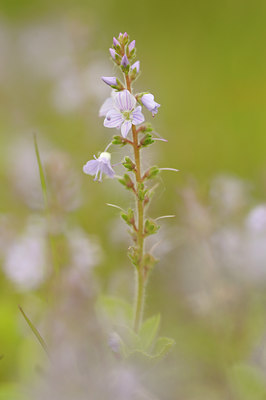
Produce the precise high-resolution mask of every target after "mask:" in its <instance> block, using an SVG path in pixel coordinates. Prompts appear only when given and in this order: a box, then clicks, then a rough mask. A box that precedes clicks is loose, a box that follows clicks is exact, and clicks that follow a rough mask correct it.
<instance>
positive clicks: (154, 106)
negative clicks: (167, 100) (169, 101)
mask: <svg viewBox="0 0 266 400" xmlns="http://www.w3.org/2000/svg"><path fill="white" fill-rule="evenodd" d="M141 101H142V104H143V105H144V106H145V107H146V108H147V109H148V110H149V111H151V113H152V116H153V117H154V114H157V112H158V108H159V107H161V104H159V103H156V101H154V96H153V94H151V93H147V94H144V95H143V96H142V97H141Z"/></svg>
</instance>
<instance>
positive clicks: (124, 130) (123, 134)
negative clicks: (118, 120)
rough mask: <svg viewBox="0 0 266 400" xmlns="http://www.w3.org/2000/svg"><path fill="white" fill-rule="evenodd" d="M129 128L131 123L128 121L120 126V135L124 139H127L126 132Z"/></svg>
mask: <svg viewBox="0 0 266 400" xmlns="http://www.w3.org/2000/svg"><path fill="white" fill-rule="evenodd" d="M131 126H132V122H131V121H129V120H126V121H124V122H123V124H122V125H121V134H122V136H123V137H124V138H125V137H127V135H128V132H129V131H130V129H131Z"/></svg>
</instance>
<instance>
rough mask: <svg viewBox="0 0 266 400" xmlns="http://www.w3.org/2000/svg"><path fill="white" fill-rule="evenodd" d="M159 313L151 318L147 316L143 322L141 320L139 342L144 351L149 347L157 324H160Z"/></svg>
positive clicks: (156, 330)
mask: <svg viewBox="0 0 266 400" xmlns="http://www.w3.org/2000/svg"><path fill="white" fill-rule="evenodd" d="M160 320H161V317H160V314H157V315H154V316H153V317H151V318H148V319H147V320H146V321H145V322H143V324H142V326H141V328H140V331H139V336H140V344H141V349H142V350H144V351H148V350H149V348H150V347H151V345H152V343H153V341H154V339H155V336H156V334H157V332H158V329H159V325H160Z"/></svg>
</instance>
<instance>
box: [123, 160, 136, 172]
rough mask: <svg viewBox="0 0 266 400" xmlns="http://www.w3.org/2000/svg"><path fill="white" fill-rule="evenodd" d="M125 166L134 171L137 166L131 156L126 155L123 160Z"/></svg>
mask: <svg viewBox="0 0 266 400" xmlns="http://www.w3.org/2000/svg"><path fill="white" fill-rule="evenodd" d="M122 164H123V166H124V167H125V168H126V169H128V170H129V171H134V170H135V168H136V165H135V163H134V162H133V161H132V160H131V158H130V157H125V159H124V161H123V162H122Z"/></svg>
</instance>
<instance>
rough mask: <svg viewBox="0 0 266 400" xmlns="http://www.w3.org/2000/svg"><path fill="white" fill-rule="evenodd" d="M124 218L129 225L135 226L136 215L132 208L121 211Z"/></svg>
mask: <svg viewBox="0 0 266 400" xmlns="http://www.w3.org/2000/svg"><path fill="white" fill-rule="evenodd" d="M120 215H121V217H122V219H123V220H124V221H125V222H126V223H127V224H128V225H129V226H133V227H135V216H134V211H133V210H132V208H129V209H128V210H127V213H124V212H121V214H120Z"/></svg>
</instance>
